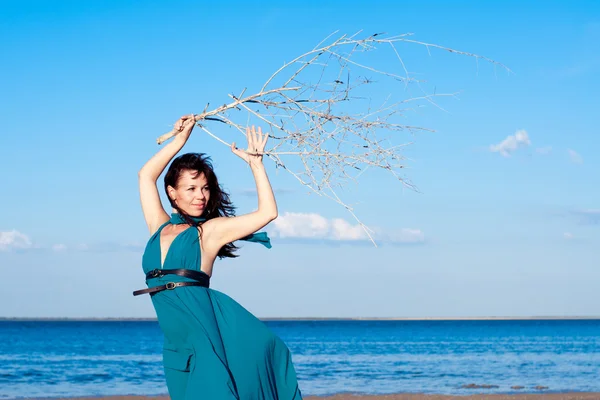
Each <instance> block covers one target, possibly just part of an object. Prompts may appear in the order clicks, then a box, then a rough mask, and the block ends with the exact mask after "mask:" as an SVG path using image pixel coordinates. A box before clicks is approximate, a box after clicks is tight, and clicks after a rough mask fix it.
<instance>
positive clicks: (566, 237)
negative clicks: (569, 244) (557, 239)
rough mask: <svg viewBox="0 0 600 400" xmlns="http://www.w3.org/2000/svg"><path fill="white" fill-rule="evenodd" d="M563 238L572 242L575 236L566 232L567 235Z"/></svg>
mask: <svg viewBox="0 0 600 400" xmlns="http://www.w3.org/2000/svg"><path fill="white" fill-rule="evenodd" d="M563 237H564V238H565V239H566V240H572V239H573V237H574V236H573V234H572V233H571V232H565V233H564V234H563Z"/></svg>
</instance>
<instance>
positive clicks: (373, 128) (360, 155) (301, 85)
mask: <svg viewBox="0 0 600 400" xmlns="http://www.w3.org/2000/svg"><path fill="white" fill-rule="evenodd" d="M359 34H360V32H359V33H356V34H354V35H352V36H346V35H342V36H341V37H339V38H338V39H336V40H334V41H332V42H331V43H330V44H327V45H323V43H324V42H325V40H328V39H329V37H331V36H332V35H330V36H329V37H328V38H326V39H325V40H324V41H322V42H321V43H319V44H318V45H317V46H316V47H315V48H314V49H313V50H311V51H308V52H306V53H304V54H302V55H301V56H299V57H297V58H295V59H293V60H292V61H290V62H287V63H285V64H284V65H283V66H282V67H281V68H279V69H278V70H277V71H276V72H275V73H274V74H273V75H272V76H270V77H269V79H267V81H266V82H265V83H264V85H263V86H262V87H261V89H260V91H258V92H257V93H255V94H251V95H245V89H244V91H242V93H241V94H239V95H237V96H236V95H233V94H230V95H229V96H230V97H231V99H232V101H231V102H230V103H229V104H224V105H222V106H220V107H217V108H215V109H213V110H210V111H207V109H208V105H207V106H206V108H205V109H204V111H203V112H202V113H200V114H197V115H196V121H197V122H198V124H199V126H200V127H201V128H202V130H204V131H205V132H207V133H208V134H209V135H211V136H212V137H214V138H215V139H217V140H219V141H220V142H221V143H223V144H226V145H229V143H227V142H226V141H225V140H223V139H221V138H219V137H218V136H217V135H215V134H213V133H212V132H211V131H209V130H208V123H210V122H220V123H223V124H226V125H229V126H231V127H233V128H235V129H237V130H238V131H240V132H241V133H242V134H243V133H244V132H245V125H243V124H241V123H238V122H235V119H236V118H234V116H230V114H232V113H233V112H237V114H236V116H237V118H238V119H239V118H240V111H242V112H243V113H244V115H243V117H244V118H247V117H248V115H250V116H252V117H254V118H256V119H257V120H259V121H260V122H259V123H260V124H263V125H266V128H267V129H263V131H269V132H270V133H269V135H270V141H269V142H270V143H271V144H273V145H272V147H271V149H269V150H268V151H266V153H265V154H266V155H267V156H268V157H269V158H270V159H272V160H273V161H274V162H275V163H276V165H277V167H281V168H283V169H285V170H286V171H288V172H289V173H290V174H292V176H294V177H295V178H296V179H297V180H298V181H299V182H300V183H301V184H302V185H305V186H307V187H308V188H309V189H311V190H312V191H313V192H315V193H316V194H319V195H322V196H326V197H328V198H330V199H332V200H333V201H335V202H336V203H338V204H340V205H341V206H343V207H345V208H346V209H347V210H348V211H349V212H350V213H351V214H352V216H353V217H354V218H355V219H356V221H357V222H358V223H359V224H360V225H361V226H362V227H363V229H364V231H365V233H366V234H367V236H368V237H369V239H370V240H371V241H372V242H373V244H375V241H374V239H373V237H372V236H371V234H370V233H369V229H368V228H367V227H366V226H365V225H364V224H363V223H362V222H361V221H360V220H359V219H358V218H357V217H356V215H355V214H354V212H353V210H352V208H351V207H350V206H349V205H347V204H345V203H344V202H343V201H342V200H341V199H340V198H339V197H338V195H337V193H336V191H335V190H336V189H338V188H341V187H343V186H344V185H345V184H346V183H347V182H348V180H355V179H356V178H357V176H358V175H360V174H362V173H363V172H364V171H365V170H366V169H368V168H376V169H382V170H384V171H389V172H390V173H391V174H392V175H393V176H394V177H395V178H396V179H398V180H399V181H400V182H401V183H402V184H403V185H406V186H408V187H410V188H412V189H414V186H413V185H412V184H411V183H410V182H409V181H408V180H407V179H406V178H404V177H402V174H401V172H402V170H403V169H404V168H405V157H404V156H403V155H402V153H401V150H402V149H403V147H404V146H406V145H407V144H408V143H400V144H399V143H398V140H399V139H400V138H399V137H398V135H397V132H409V133H414V132H419V131H432V130H431V129H428V128H424V127H419V126H412V125H408V124H404V123H403V121H402V119H403V118H405V117H406V113H407V112H408V111H410V110H413V108H411V107H420V106H422V105H421V104H420V103H426V104H433V105H436V106H437V104H436V103H435V101H434V99H435V98H436V97H440V96H453V94H440V93H434V94H427V93H426V91H425V90H424V89H423V88H422V86H421V85H422V83H423V82H422V81H420V80H418V79H416V78H415V77H413V76H412V75H411V73H409V71H408V69H407V67H406V65H405V63H404V60H403V59H402V58H401V56H400V52H399V51H398V48H397V46H399V45H401V44H410V45H413V44H418V45H421V46H425V47H426V48H427V50H428V51H429V49H430V48H434V49H438V50H443V51H446V52H450V53H455V54H460V55H465V56H469V57H474V58H476V59H477V60H479V59H481V60H485V61H487V62H489V63H491V64H494V65H498V66H501V67H502V68H504V69H506V70H507V71H509V70H508V68H506V67H505V66H503V65H502V64H500V63H497V62H495V61H493V60H490V59H488V58H486V57H482V56H479V55H476V54H472V53H467V52H462V51H458V50H454V49H450V48H447V47H443V46H439V45H435V44H430V43H424V42H420V41H416V40H412V39H410V36H411V34H404V35H399V36H391V37H385V35H382V34H374V35H370V36H367V37H364V38H359V37H358V36H359ZM382 45H383V47H384V48H388V47H386V46H389V48H391V49H392V53H391V54H392V55H393V56H394V58H395V59H396V60H397V63H393V64H396V68H395V69H398V70H400V72H399V73H398V72H391V71H388V70H387V69H385V68H377V67H374V66H372V65H367V62H368V61H369V60H367V61H366V62H365V61H363V58H365V57H366V54H367V53H369V52H371V51H373V50H375V49H376V48H378V47H381V46H382ZM390 64H392V63H389V62H388V63H386V67H392V70H394V65H390ZM373 76H374V77H375V78H377V79H375V78H373ZM379 79H381V80H382V81H381V82H380V81H379ZM377 84H379V85H385V89H386V90H387V91H391V92H399V91H400V90H396V89H395V88H394V87H393V85H398V84H400V85H401V89H403V91H407V89H408V88H409V87H411V86H416V87H417V90H418V91H419V92H420V94H419V95H418V96H412V97H408V98H403V99H399V100H391V98H392V97H393V96H392V94H390V95H389V96H387V97H386V98H385V99H384V100H383V101H382V102H381V104H376V105H373V104H372V103H373V99H372V97H373V94H374V92H373V90H372V89H373V86H375V85H377ZM176 134H177V132H176V131H174V130H173V131H171V132H168V133H166V134H164V135H162V136H160V137H159V138H158V139H157V142H158V144H161V143H163V142H164V141H165V140H167V139H169V138H171V137H173V136H174V135H176ZM382 135H386V136H385V137H384V136H382ZM403 140H405V139H403ZM298 161H299V162H298ZM294 163H296V164H300V165H301V168H300V170H294V168H292V166H291V164H294ZM300 165H299V166H300Z"/></svg>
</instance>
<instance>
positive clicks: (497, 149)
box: [490, 129, 531, 157]
mask: <svg viewBox="0 0 600 400" xmlns="http://www.w3.org/2000/svg"><path fill="white" fill-rule="evenodd" d="M530 144H531V141H530V140H529V136H528V135H527V131H526V130H525V129H519V130H518V131H516V132H515V134H514V135H510V136H507V137H506V139H504V140H503V141H502V142H500V143H498V144H493V145H491V146H490V151H491V152H493V153H500V154H501V155H502V156H504V157H510V155H511V154H512V153H514V152H515V151H516V150H517V149H519V148H521V147H527V146H529V145H530Z"/></svg>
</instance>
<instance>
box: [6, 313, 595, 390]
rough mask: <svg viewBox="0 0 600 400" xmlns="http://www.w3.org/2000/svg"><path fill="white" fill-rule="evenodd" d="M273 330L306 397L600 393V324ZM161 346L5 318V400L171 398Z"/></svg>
mask: <svg viewBox="0 0 600 400" xmlns="http://www.w3.org/2000/svg"><path fill="white" fill-rule="evenodd" d="M265 323H266V324H267V325H268V326H269V327H270V328H271V329H272V330H273V331H274V332H275V333H276V334H277V335H278V336H279V337H281V338H282V339H283V340H284V341H285V342H286V343H287V345H288V346H289V348H290V349H291V351H292V354H293V361H294V363H295V367H296V372H297V375H298V379H299V383H300V388H301V390H302V393H303V395H305V396H307V395H330V394H335V393H364V394H387V393H400V392H403V393H431V394H433V393H437V394H453V395H468V394H475V393H490V394H491V393H523V392H525V393H544V392H546V393H551V392H600V320H595V319H565V320H560V319H548V320H544V319H530V320H410V321H409V320H400V321H398V320H396V321H391V320H376V321H367V320H314V321H311V320H293V321H282V320H272V321H265ZM161 350H162V333H161V331H160V329H159V326H158V323H157V322H156V321H153V320H148V321H139V320H138V321H124V320H111V321H73V320H68V321H42V320H37V321H17V320H4V321H0V399H16V398H52V397H75V396H105V395H160V394H166V393H167V389H166V385H165V379H164V372H163V368H162V359H161V354H162V352H161ZM515 387H519V388H515Z"/></svg>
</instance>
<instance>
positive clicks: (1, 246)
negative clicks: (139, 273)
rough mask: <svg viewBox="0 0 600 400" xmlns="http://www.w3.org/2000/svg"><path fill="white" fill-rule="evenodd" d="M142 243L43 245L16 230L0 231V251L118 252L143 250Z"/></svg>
mask: <svg viewBox="0 0 600 400" xmlns="http://www.w3.org/2000/svg"><path fill="white" fill-rule="evenodd" d="M143 249H144V244H143V243H139V242H127V243H117V242H102V243H92V244H88V243H80V244H77V245H66V244H64V243H56V244H53V245H45V244H40V243H36V242H34V241H33V240H32V239H31V238H30V237H29V236H28V235H26V234H24V233H22V232H19V231H17V230H12V231H4V232H0V252H19V253H23V252H56V253H64V252H100V253H107V252H119V251H134V252H139V251H143Z"/></svg>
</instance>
